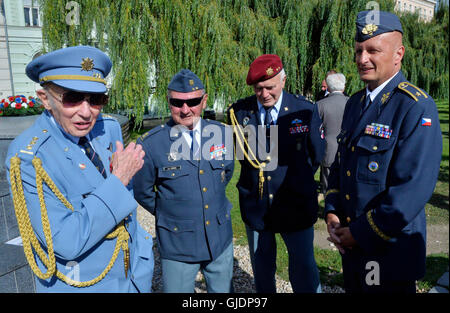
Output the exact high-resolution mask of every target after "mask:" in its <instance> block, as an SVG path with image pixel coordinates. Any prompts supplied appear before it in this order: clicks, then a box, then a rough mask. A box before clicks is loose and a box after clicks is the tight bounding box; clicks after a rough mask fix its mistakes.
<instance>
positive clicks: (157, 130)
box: [139, 124, 165, 141]
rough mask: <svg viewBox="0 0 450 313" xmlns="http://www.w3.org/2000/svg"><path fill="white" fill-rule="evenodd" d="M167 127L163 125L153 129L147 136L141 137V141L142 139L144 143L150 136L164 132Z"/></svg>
mask: <svg viewBox="0 0 450 313" xmlns="http://www.w3.org/2000/svg"><path fill="white" fill-rule="evenodd" d="M164 127H165V125H164V124H161V125H159V126H156V127H153V128H152V129H150V130H149V131H148V132H146V133H145V134H143V135H142V136H141V137H139V139H141V140H142V141H144V139H145V138H148V137H149V136H152V135H154V134H156V133H158V132H160V131H161V130H163V129H164Z"/></svg>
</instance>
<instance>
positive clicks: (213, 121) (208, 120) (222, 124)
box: [205, 118, 230, 127]
mask: <svg viewBox="0 0 450 313" xmlns="http://www.w3.org/2000/svg"><path fill="white" fill-rule="evenodd" d="M205 120H206V121H207V122H209V123H212V124H216V125H219V126H225V127H227V126H230V125H228V124H225V123H223V122H220V121H216V120H211V119H209V118H207V119H205Z"/></svg>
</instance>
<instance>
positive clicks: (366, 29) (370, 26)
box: [361, 24, 378, 36]
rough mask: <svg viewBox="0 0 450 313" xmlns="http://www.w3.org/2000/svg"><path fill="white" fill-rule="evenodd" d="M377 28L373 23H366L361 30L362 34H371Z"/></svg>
mask: <svg viewBox="0 0 450 313" xmlns="http://www.w3.org/2000/svg"><path fill="white" fill-rule="evenodd" d="M377 29H378V26H377V25H375V24H367V25H366V26H364V28H363V30H362V31H361V32H362V33H363V34H364V35H369V36H372V35H373V33H374V32H376V31H377Z"/></svg>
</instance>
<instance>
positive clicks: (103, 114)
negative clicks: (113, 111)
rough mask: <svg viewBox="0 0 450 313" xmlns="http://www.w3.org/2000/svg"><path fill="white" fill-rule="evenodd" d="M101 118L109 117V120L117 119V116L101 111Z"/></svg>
mask: <svg viewBox="0 0 450 313" xmlns="http://www.w3.org/2000/svg"><path fill="white" fill-rule="evenodd" d="M102 118H103V119H110V120H114V121H117V118H115V117H114V116H112V115H109V114H107V113H102Z"/></svg>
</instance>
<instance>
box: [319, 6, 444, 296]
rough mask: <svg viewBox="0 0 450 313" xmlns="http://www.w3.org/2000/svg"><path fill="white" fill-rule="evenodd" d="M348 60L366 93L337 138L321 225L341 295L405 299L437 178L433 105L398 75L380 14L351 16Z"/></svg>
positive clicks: (394, 22)
mask: <svg viewBox="0 0 450 313" xmlns="http://www.w3.org/2000/svg"><path fill="white" fill-rule="evenodd" d="M356 26H357V27H356V28H357V30H356V38H355V40H356V43H355V56H356V64H357V67H358V72H359V75H360V78H361V80H362V81H364V83H366V87H365V88H364V89H363V90H361V91H359V92H357V93H356V94H354V95H353V96H352V97H351V98H350V99H349V101H348V102H347V106H346V109H345V113H344V118H343V122H342V129H341V133H340V134H339V135H338V137H337V140H338V144H339V147H338V154H337V156H336V159H335V162H334V164H333V166H332V169H331V174H330V179H329V187H328V188H329V189H328V191H327V193H326V199H325V203H326V205H325V219H326V222H327V226H328V231H329V234H330V239H329V240H331V241H333V242H334V243H335V244H336V246H337V247H338V248H339V250H340V251H341V253H342V263H343V270H344V283H345V288H346V291H347V292H369V293H373V292H400V293H414V292H415V291H416V288H415V280H417V279H420V278H421V277H423V276H424V274H425V256H426V253H425V252H426V251H425V250H426V219H425V210H424V207H425V204H426V203H427V201H428V200H429V198H430V197H431V195H432V193H433V190H434V187H435V184H436V181H437V178H438V174H439V166H440V160H441V152H442V135H441V130H440V126H439V117H438V113H437V109H436V104H435V103H434V101H433V99H432V98H431V97H430V96H429V95H428V94H427V93H426V92H424V91H423V90H422V89H420V88H418V87H416V86H414V85H412V84H411V83H409V82H408V81H407V80H406V79H405V77H404V76H403V74H402V72H401V71H400V68H401V61H402V58H403V55H404V52H405V48H404V47H403V45H402V35H403V30H402V26H401V24H400V21H399V19H398V17H397V16H395V15H394V14H392V13H388V12H380V11H364V12H360V13H359V14H358V17H357V22H356Z"/></svg>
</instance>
